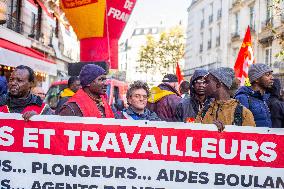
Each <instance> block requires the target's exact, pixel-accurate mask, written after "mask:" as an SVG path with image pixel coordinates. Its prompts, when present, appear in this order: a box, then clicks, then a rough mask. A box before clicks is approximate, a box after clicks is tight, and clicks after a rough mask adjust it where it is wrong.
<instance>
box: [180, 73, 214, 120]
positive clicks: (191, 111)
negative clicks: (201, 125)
mask: <svg viewBox="0 0 284 189" xmlns="http://www.w3.org/2000/svg"><path fill="white" fill-rule="evenodd" d="M207 73H208V72H207V71H205V70H202V69H200V70H196V71H195V72H194V73H193V75H192V77H191V79H190V97H188V98H184V99H182V101H181V102H180V103H179V104H178V106H177V110H176V111H177V114H176V116H177V119H178V121H181V122H187V120H188V119H189V120H194V119H195V118H196V116H197V114H198V112H199V111H200V109H201V108H202V107H204V106H205V105H206V104H210V100H209V99H206V100H205V102H204V103H203V104H200V103H199V101H198V100H197V98H196V97H195V95H196V93H195V90H194V87H193V84H194V81H195V80H197V79H198V78H201V77H204V76H205V75H206V74H207Z"/></svg>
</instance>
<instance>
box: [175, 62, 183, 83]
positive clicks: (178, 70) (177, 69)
mask: <svg viewBox="0 0 284 189" xmlns="http://www.w3.org/2000/svg"><path fill="white" fill-rule="evenodd" d="M176 75H177V78H178V84H180V83H181V82H182V81H183V80H184V79H183V75H181V71H180V68H179V64H178V63H177V66H176Z"/></svg>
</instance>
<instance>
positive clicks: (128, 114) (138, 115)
mask: <svg viewBox="0 0 284 189" xmlns="http://www.w3.org/2000/svg"><path fill="white" fill-rule="evenodd" d="M149 93H150V92H149V87H148V85H147V83H144V82H142V81H134V82H133V83H132V84H131V85H130V87H129V89H128V91H127V93H126V98H127V103H128V105H129V107H128V108H127V109H125V110H123V111H122V114H121V117H118V118H121V119H130V120H149V121H161V119H160V118H159V117H158V116H157V114H156V113H155V112H152V111H150V110H148V109H147V108H146V105H147V99H148V97H149Z"/></svg>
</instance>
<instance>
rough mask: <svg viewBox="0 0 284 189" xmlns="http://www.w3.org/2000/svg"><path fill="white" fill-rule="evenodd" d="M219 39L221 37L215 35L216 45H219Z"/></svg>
mask: <svg viewBox="0 0 284 189" xmlns="http://www.w3.org/2000/svg"><path fill="white" fill-rule="evenodd" d="M220 39H221V38H220V36H218V37H216V47H219V46H220V43H221V41H220Z"/></svg>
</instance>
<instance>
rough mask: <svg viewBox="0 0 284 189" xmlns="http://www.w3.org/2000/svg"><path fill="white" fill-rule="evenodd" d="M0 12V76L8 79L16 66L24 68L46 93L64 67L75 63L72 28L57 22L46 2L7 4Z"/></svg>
mask: <svg viewBox="0 0 284 189" xmlns="http://www.w3.org/2000/svg"><path fill="white" fill-rule="evenodd" d="M3 6H5V7H4V8H3ZM57 6H58V9H59V5H58V4H57ZM2 8H3V9H6V10H5V18H6V20H5V22H2V25H0V40H1V43H0V65H1V75H5V76H6V77H9V74H10V72H11V71H12V70H13V69H14V68H15V67H16V66H18V65H27V66H30V67H31V68H32V69H33V70H34V71H35V72H36V78H37V81H38V82H37V84H38V85H39V86H42V87H43V88H44V89H45V90H47V89H48V87H49V85H50V83H51V82H53V81H54V80H57V79H58V78H59V77H62V76H66V75H67V65H66V63H69V62H76V61H78V58H79V45H78V42H77V39H76V36H75V34H74V32H73V31H72V28H71V27H68V26H67V25H66V23H63V22H61V20H60V19H61V18H60V15H58V14H55V11H54V10H52V9H51V8H50V7H49V1H42V0H7V1H5V3H4V4H2ZM3 9H2V10H3ZM3 12H4V11H2V13H3Z"/></svg>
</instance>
